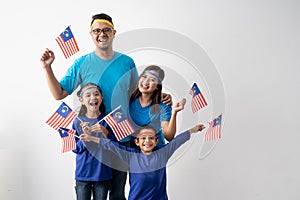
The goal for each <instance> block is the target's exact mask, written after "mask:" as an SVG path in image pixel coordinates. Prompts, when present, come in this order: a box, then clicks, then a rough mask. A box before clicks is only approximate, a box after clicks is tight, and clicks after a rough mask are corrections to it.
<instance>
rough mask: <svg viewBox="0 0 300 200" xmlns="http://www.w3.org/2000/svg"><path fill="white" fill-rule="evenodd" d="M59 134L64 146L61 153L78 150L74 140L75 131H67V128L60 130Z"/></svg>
mask: <svg viewBox="0 0 300 200" xmlns="http://www.w3.org/2000/svg"><path fill="white" fill-rule="evenodd" d="M58 132H59V134H60V137H61V141H62V146H61V152H62V153H65V152H68V151H72V150H74V149H76V142H75V138H74V134H75V132H76V131H75V130H72V129H67V128H61V127H60V128H59V129H58Z"/></svg>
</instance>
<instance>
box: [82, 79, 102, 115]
mask: <svg viewBox="0 0 300 200" xmlns="http://www.w3.org/2000/svg"><path fill="white" fill-rule="evenodd" d="M87 86H96V87H97V89H98V90H99V92H100V93H101V95H102V90H101V88H100V87H99V86H98V85H96V84H94V83H87V84H85V85H84V86H82V87H81V88H80V90H79V91H78V92H77V96H78V97H79V98H81V96H80V94H81V92H82V89H83V88H85V87H87ZM99 111H100V112H101V113H105V106H104V104H103V95H102V102H101V104H100V107H99ZM86 112H87V108H86V106H85V105H83V104H82V105H81V107H80V110H79V114H78V115H79V116H82V115H85V114H86Z"/></svg>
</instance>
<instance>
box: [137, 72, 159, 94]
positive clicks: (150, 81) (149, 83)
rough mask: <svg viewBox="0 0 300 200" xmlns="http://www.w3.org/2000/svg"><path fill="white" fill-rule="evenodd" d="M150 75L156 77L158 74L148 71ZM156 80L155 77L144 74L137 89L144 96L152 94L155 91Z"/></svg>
mask: <svg viewBox="0 0 300 200" xmlns="http://www.w3.org/2000/svg"><path fill="white" fill-rule="evenodd" d="M149 72H151V73H154V74H156V75H157V76H158V73H157V72H156V71H153V70H151V71H149ZM157 84H158V80H157V78H156V77H155V76H153V75H151V74H149V73H147V72H144V73H143V74H142V75H141V77H140V79H139V82H138V88H139V90H140V92H141V93H145V94H152V93H153V92H154V90H156V89H157Z"/></svg>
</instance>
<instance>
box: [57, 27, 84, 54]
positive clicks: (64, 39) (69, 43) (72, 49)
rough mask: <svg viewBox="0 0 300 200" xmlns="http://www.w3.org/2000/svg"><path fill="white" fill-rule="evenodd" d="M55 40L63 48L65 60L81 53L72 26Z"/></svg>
mask: <svg viewBox="0 0 300 200" xmlns="http://www.w3.org/2000/svg"><path fill="white" fill-rule="evenodd" d="M55 40H56V42H57V43H58V45H59V47H60V48H61V50H62V52H63V54H64V56H65V58H69V57H70V56H72V55H73V54H75V53H77V52H78V51H79V48H78V45H77V42H76V40H75V38H74V35H73V33H72V31H71V29H70V26H68V27H67V28H66V29H65V30H64V31H63V32H62V33H61V34H60V35H59V36H58V37H57V38H56V39H55Z"/></svg>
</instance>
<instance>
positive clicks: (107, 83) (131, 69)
mask: <svg viewBox="0 0 300 200" xmlns="http://www.w3.org/2000/svg"><path fill="white" fill-rule="evenodd" d="M114 53H115V54H114V56H113V57H112V58H111V59H109V60H103V59H101V58H99V57H98V56H97V55H96V54H95V52H91V53H89V54H86V55H84V56H82V57H80V58H78V59H76V60H75V62H74V63H73V65H72V66H71V67H70V68H69V69H68V70H67V72H66V74H65V76H64V77H63V78H62V79H61V80H60V85H61V87H62V88H63V89H64V90H65V91H66V92H67V93H68V94H72V93H73V92H74V90H76V89H77V87H78V86H83V85H85V84H87V83H90V82H91V83H94V84H97V85H98V86H99V87H100V88H101V90H102V94H103V103H104V105H105V108H106V112H107V113H109V112H111V111H112V110H113V109H115V108H116V107H118V106H119V105H121V106H122V110H123V112H125V115H126V116H127V112H128V103H129V96H130V95H131V93H132V91H133V90H134V88H135V87H136V84H137V79H138V72H137V69H136V67H135V63H134V61H133V59H132V58H130V57H129V56H127V55H124V54H121V53H119V52H114ZM129 140H130V137H127V138H124V139H123V140H121V142H126V141H129Z"/></svg>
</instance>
